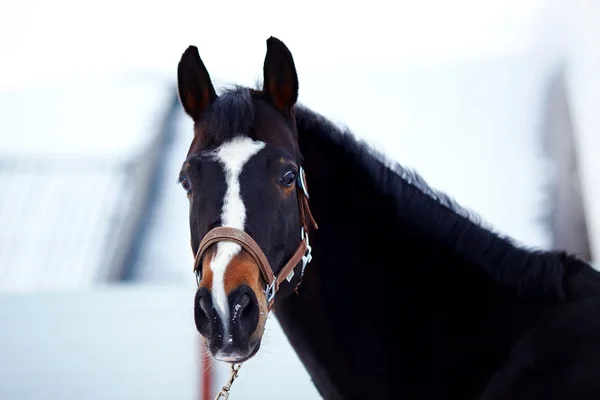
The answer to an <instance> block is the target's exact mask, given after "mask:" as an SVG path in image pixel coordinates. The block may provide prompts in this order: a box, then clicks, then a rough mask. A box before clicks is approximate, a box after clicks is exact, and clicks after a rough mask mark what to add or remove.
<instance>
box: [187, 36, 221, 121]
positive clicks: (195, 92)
mask: <svg viewBox="0 0 600 400" xmlns="http://www.w3.org/2000/svg"><path fill="white" fill-rule="evenodd" d="M177 91H178V94H179V101H180V102H181V105H182V106H183V109H184V110H185V112H186V113H187V114H188V115H189V116H190V117H192V119H193V120H194V122H197V121H198V120H200V119H201V118H202V115H203V114H204V112H205V111H206V109H207V108H208V106H210V105H211V103H212V102H213V101H215V99H216V98H217V93H216V92H215V88H214V87H213V84H212V82H211V80H210V75H209V74H208V71H207V70H206V67H205V66H204V63H203V62H202V59H200V54H198V48H197V47H196V46H189V47H188V48H187V49H186V50H185V51H184V52H183V54H182V55H181V60H179V64H178V65H177Z"/></svg>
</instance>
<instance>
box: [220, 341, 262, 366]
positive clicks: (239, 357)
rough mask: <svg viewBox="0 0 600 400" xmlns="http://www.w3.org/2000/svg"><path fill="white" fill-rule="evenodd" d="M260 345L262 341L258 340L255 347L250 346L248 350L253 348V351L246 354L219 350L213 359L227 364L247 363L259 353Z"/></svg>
mask: <svg viewBox="0 0 600 400" xmlns="http://www.w3.org/2000/svg"><path fill="white" fill-rule="evenodd" d="M260 343H261V341H260V340H258V341H256V342H255V343H254V345H251V346H249V347H248V348H251V349H252V350H250V351H249V352H247V353H246V354H244V353H242V352H240V351H233V352H225V351H223V350H219V351H218V352H217V353H216V354H214V355H213V357H214V358H215V360H217V361H222V362H226V363H228V364H241V363H243V362H245V361H248V360H249V359H251V358H252V357H254V356H255V355H256V353H258V350H259V349H260Z"/></svg>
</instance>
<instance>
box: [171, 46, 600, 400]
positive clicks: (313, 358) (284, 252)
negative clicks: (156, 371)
mask: <svg viewBox="0 0 600 400" xmlns="http://www.w3.org/2000/svg"><path fill="white" fill-rule="evenodd" d="M177 76H178V78H177V79H178V88H177V90H178V95H179V99H180V102H181V105H182V107H183V109H184V110H185V112H186V113H187V114H188V115H189V117H191V118H192V120H193V121H194V136H193V138H192V140H191V145H190V148H189V151H188V154H187V157H186V159H185V161H184V162H183V166H182V169H181V172H180V175H179V182H180V183H181V185H182V186H183V188H184V190H185V192H186V193H187V196H188V199H189V204H190V208H189V223H190V236H191V249H192V251H193V254H194V259H195V261H194V271H195V273H196V277H197V281H198V290H197V292H196V295H195V299H194V319H195V324H196V327H197V329H198V331H199V332H200V334H201V336H202V337H203V340H204V341H205V344H206V346H207V348H208V349H209V351H210V353H211V355H212V356H213V357H214V358H215V359H217V360H221V361H223V362H227V363H232V364H233V363H241V362H243V361H245V360H247V359H249V358H251V357H253V356H254V354H256V352H257V351H259V348H260V344H261V339H262V334H263V331H264V328H265V323H266V318H267V315H268V313H269V311H270V310H271V309H272V310H273V312H274V313H275V316H276V318H277V319H278V321H279V323H280V324H281V326H282V328H283V330H284V332H285V334H286V335H287V338H288V340H289V342H290V344H291V345H292V346H293V348H294V349H295V351H296V353H297V354H298V356H299V358H300V360H301V361H302V363H303V364H304V366H305V367H306V369H307V371H308V372H309V374H310V376H311V378H312V380H313V382H314V384H315V385H316V388H317V390H318V391H319V393H320V394H321V395H322V396H323V397H324V398H326V399H372V398H378V399H391V398H398V399H481V400H500V399H506V400H507V399H512V400H518V399H528V400H529V399H570V400H575V399H592V398H593V399H600V295H599V293H600V292H599V290H598V289H599V288H600V275H599V273H598V272H596V271H595V270H594V269H593V268H592V267H591V266H590V265H589V264H587V263H586V262H584V261H583V260H581V259H579V258H578V257H576V256H575V255H572V254H567V253H566V252H561V251H541V250H535V249H529V248H526V247H524V246H521V245H519V244H518V243H516V242H515V241H514V240H512V239H511V238H509V237H505V236H503V235H501V234H499V233H497V232H494V231H493V230H492V229H491V228H490V227H487V226H486V225H485V224H484V223H483V222H482V221H481V220H480V219H479V218H478V217H477V216H476V215H475V214H473V213H472V212H470V211H467V210H466V209H464V208H462V207H461V206H459V205H458V204H457V203H456V202H454V201H453V200H452V199H451V198H450V197H449V196H447V195H445V194H443V193H440V192H438V191H436V190H434V189H432V188H431V187H429V186H428V185H427V184H426V183H425V181H424V180H423V179H422V178H421V177H420V176H419V175H418V174H417V173H415V172H413V171H410V170H408V169H405V168H403V167H401V166H400V165H398V164H397V163H395V162H392V161H390V160H387V159H386V158H385V157H384V156H383V155H382V154H380V153H378V152H376V151H374V150H373V149H371V148H370V147H369V146H368V145H366V144H365V143H363V142H361V141H360V140H358V139H356V138H355V137H354V136H353V135H352V134H351V133H350V132H349V131H347V130H345V129H340V128H339V127H337V126H336V125H334V124H333V123H332V122H330V121H329V120H327V119H326V118H325V117H324V116H322V115H319V114H318V113H316V112H313V111H311V110H310V109H308V108H306V107H304V106H302V105H301V104H299V103H298V76H297V73H296V67H295V64H294V60H293V57H292V54H291V52H290V51H289V49H288V48H287V46H286V45H285V44H284V43H283V42H281V41H280V40H278V39H277V38H274V37H270V38H269V39H268V40H267V51H266V56H265V60H264V66H263V82H262V87H257V88H246V87H239V86H234V87H232V88H228V89H225V90H223V91H222V93H221V94H219V95H217V93H216V91H215V88H214V86H213V84H212V82H211V78H210V75H209V73H208V71H207V69H206V67H205V65H204V63H203V61H202V60H201V58H200V56H199V54H198V50H197V48H196V47H195V46H189V47H188V48H187V49H186V50H185V52H184V53H183V55H182V57H181V60H180V62H179V64H178V69H177ZM349 84H351V82H350V83H349ZM284 396H285V394H284V393H282V397H284Z"/></svg>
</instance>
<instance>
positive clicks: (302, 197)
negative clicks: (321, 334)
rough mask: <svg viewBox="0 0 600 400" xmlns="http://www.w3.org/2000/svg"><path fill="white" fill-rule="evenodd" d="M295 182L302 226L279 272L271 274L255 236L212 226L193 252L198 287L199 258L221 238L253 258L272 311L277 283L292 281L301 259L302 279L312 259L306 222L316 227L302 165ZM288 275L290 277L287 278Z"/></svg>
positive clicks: (224, 227) (233, 229) (200, 268)
mask: <svg viewBox="0 0 600 400" xmlns="http://www.w3.org/2000/svg"><path fill="white" fill-rule="evenodd" d="M297 184H298V189H301V190H297V193H298V206H299V207H300V222H301V224H302V227H301V229H300V235H301V236H300V245H299V246H298V249H297V250H296V252H295V253H294V254H293V255H292V257H291V258H290V259H289V261H288V262H287V263H286V264H285V265H284V266H283V268H282V269H281V271H279V274H278V275H277V276H275V275H274V274H273V270H272V269H271V266H270V265H269V261H268V260H267V257H266V256H265V254H264V253H263V251H262V249H261V248H260V246H259V245H258V244H257V243H256V241H255V240H254V239H252V237H251V236H250V235H248V234H247V233H246V232H244V231H242V230H240V229H236V228H231V227H227V226H220V227H217V228H213V229H211V230H210V231H208V233H206V235H204V238H202V241H201V242H200V246H199V247H198V253H197V254H196V259H195V260H194V273H195V274H196V281H197V283H198V286H200V272H201V271H202V266H201V265H200V260H201V259H202V255H203V254H204V252H205V251H206V250H207V249H208V248H209V247H210V246H211V245H213V244H215V243H217V242H220V241H230V242H235V243H237V244H239V245H240V246H241V247H242V248H243V249H244V250H246V251H247V252H248V253H249V254H250V255H251V256H252V258H253V259H254V261H255V262H256V264H257V265H258V268H259V269H260V273H261V274H262V276H263V278H264V280H265V282H267V286H266V289H265V293H266V296H267V308H268V309H269V310H271V308H272V307H273V302H274V301H275V293H277V291H278V290H279V285H280V284H281V283H282V282H283V281H284V280H285V279H288V281H291V278H292V276H293V270H294V268H296V266H297V265H298V264H299V263H300V262H302V271H301V273H300V281H299V282H298V285H297V286H296V288H298V286H300V283H301V282H302V276H303V275H304V269H305V268H306V264H308V263H309V262H310V260H311V259H312V256H311V250H312V249H311V247H310V244H309V242H308V228H309V224H310V225H312V226H313V227H314V228H315V229H318V225H317V223H316V221H315V219H314V218H313V216H312V214H311V212H310V208H309V207H308V190H307V189H306V176H305V174H304V169H303V168H302V167H301V168H300V171H299V173H298V178H297ZM288 277H289V278H288Z"/></svg>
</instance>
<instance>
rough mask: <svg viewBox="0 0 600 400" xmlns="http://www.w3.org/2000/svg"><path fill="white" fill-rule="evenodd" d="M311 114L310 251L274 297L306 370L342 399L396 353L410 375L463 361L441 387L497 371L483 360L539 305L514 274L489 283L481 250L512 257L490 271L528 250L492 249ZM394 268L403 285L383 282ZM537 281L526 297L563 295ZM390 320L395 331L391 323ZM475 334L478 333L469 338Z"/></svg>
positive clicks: (304, 132)
mask: <svg viewBox="0 0 600 400" xmlns="http://www.w3.org/2000/svg"><path fill="white" fill-rule="evenodd" d="M302 112H305V111H302ZM303 118H304V120H302V119H303ZM314 118H316V117H314V116H312V115H310V114H303V115H299V116H298V119H299V142H300V149H301V151H302V153H303V155H304V157H305V162H304V168H305V170H306V175H307V183H308V189H309V194H310V206H311V209H312V211H313V214H314V216H315V218H316V219H317V222H318V223H319V230H317V231H315V232H313V234H312V236H311V244H312V246H313V256H314V258H313V261H312V262H311V263H310V264H309V265H308V267H307V272H306V275H305V279H304V283H303V286H302V287H301V292H300V295H299V296H295V295H292V296H291V297H290V298H289V299H286V300H285V301H282V302H281V306H279V307H278V309H277V312H276V313H277V317H278V319H279V321H280V322H281V324H282V327H283V328H284V330H285V331H286V333H287V335H288V338H289V339H290V342H291V344H292V345H293V346H294V347H295V348H296V350H297V351H298V354H299V356H300V358H301V359H302V360H303V362H304V363H305V365H306V366H307V368H308V370H309V372H311V371H313V372H315V373H314V374H312V373H311V375H313V379H314V380H315V383H316V384H317V386H318V387H319V386H320V388H321V389H322V390H324V391H329V392H331V391H334V392H335V391H336V390H337V391H346V392H345V393H347V394H352V393H354V394H356V393H357V392H356V391H359V392H360V391H361V390H364V389H361V388H369V387H370V388H376V386H377V383H378V382H379V377H380V376H381V374H384V373H385V371H384V370H383V366H384V365H386V364H387V361H388V360H389V362H392V360H395V361H396V362H397V361H398V360H402V363H405V367H406V368H405V369H403V373H402V376H403V378H404V379H406V380H407V381H410V380H417V381H418V380H422V379H423V377H424V376H431V374H432V373H433V374H435V371H433V367H432V360H434V359H435V354H439V355H440V360H439V365H438V366H439V368H443V367H444V365H443V364H444V362H446V361H447V362H448V365H447V366H446V367H450V368H452V366H454V365H455V364H453V363H454V362H455V360H456V359H461V360H464V368H463V370H462V371H455V372H456V374H458V375H456V374H455V375H453V373H447V374H445V376H447V379H448V380H449V381H448V383H447V384H448V385H452V384H453V383H451V382H450V381H451V380H453V381H454V382H459V381H462V380H464V381H468V380H472V381H473V382H474V384H470V385H468V386H469V387H473V386H476V385H477V381H478V380H481V381H482V382H483V381H485V380H486V379H487V378H488V377H487V376H486V375H485V371H486V368H489V369H490V370H492V368H493V367H494V366H493V365H491V364H490V360H492V361H491V362H493V361H494V360H497V361H498V362H501V360H502V359H503V357H504V356H505V352H506V351H508V349H509V348H510V347H511V345H512V344H513V338H516V337H517V336H518V334H520V333H521V331H522V330H523V329H525V326H526V324H527V319H528V318H529V317H530V316H531V314H532V313H533V312H537V308H536V307H537V306H535V305H533V304H534V303H535V302H533V303H528V302H527V301H523V300H522V299H521V298H520V297H519V296H518V294H519V293H518V292H519V289H520V288H519V287H511V284H512V282H510V281H507V282H504V284H505V286H504V287H501V285H499V284H498V282H497V281H496V280H494V279H492V278H491V274H493V272H490V271H488V270H486V268H487V269H489V268H492V265H493V264H494V263H493V262H490V260H489V259H488V258H489V257H490V256H489V254H485V250H486V249H488V250H489V246H490V245H492V244H493V245H494V246H496V247H498V246H500V248H501V247H502V246H506V251H507V252H508V253H507V254H510V255H511V257H514V258H515V259H513V260H497V262H496V266H497V267H498V268H502V267H504V265H503V264H510V261H513V262H516V263H522V262H527V261H523V260H521V259H520V258H519V257H521V258H525V259H526V258H527V257H530V256H531V255H530V254H529V253H527V252H525V251H524V250H523V251H522V252H519V251H520V250H517V249H514V248H512V247H511V246H512V245H511V244H510V243H509V242H502V243H500V245H499V244H498V243H497V241H502V240H503V239H501V238H499V237H497V236H495V235H493V234H491V233H490V232H487V231H486V230H485V229H484V228H482V227H480V226H478V225H476V224H474V223H471V222H470V221H467V218H466V216H464V215H461V214H460V213H458V212H456V211H453V210H452V209H451V208H449V207H448V206H447V205H444V204H442V202H440V201H438V200H436V199H434V198H433V197H432V196H427V195H426V194H425V193H423V192H422V191H421V190H420V189H419V188H418V187H417V186H415V185H413V184H411V183H410V182H408V181H406V179H404V178H402V177H400V176H398V175H397V173H396V172H394V171H392V170H391V169H390V168H387V167H385V166H384V165H383V164H382V163H381V162H380V161H377V160H375V159H373V158H368V157H362V156H361V152H362V151H363V150H362V147H361V146H359V145H357V144H356V143H354V144H353V143H352V141H346V139H343V138H342V137H341V136H339V132H337V133H334V134H333V136H332V134H331V133H332V132H334V129H333V128H332V126H328V125H327V124H328V123H327V122H326V121H323V120H321V121H319V122H315V121H314ZM311 124H312V125H311ZM319 124H321V125H319ZM335 135H338V136H335ZM382 182H387V183H386V184H382ZM398 193H402V196H399V195H398ZM459 226H460V227H461V229H460V230H458V227H459ZM454 227H456V228H457V229H454ZM465 227H466V228H465ZM490 235H491V236H490ZM470 241H475V243H473V242H470ZM478 241H479V242H478ZM500 250H501V249H500ZM509 258H510V257H509ZM392 269H396V270H401V271H402V272H401V274H400V276H402V279H401V280H398V281H390V280H389V279H388V275H389V274H390V272H391V270H392ZM497 273H498V272H497V271H496V274H497ZM397 275H398V274H397V273H395V274H394V276H397ZM499 275H500V276H502V274H499ZM515 281H518V279H516V280H515ZM541 282H542V283H540V286H539V287H538V288H536V287H535V285H533V286H534V287H533V288H529V290H530V292H532V293H537V292H539V294H540V295H541V296H545V295H548V296H550V297H552V296H555V297H560V296H561V295H562V294H561V293H558V292H560V291H561V290H562V287H560V288H559V287H558V286H559V285H558V284H554V283H550V284H547V283H546V282H545V281H541ZM515 285H517V284H515ZM507 289H508V290H507ZM513 289H514V290H513ZM547 292H552V293H550V294H548V293H547ZM554 292H557V293H554ZM482 316H485V317H484V318H483V317H482ZM396 322H401V324H400V325H402V330H401V331H400V332H396V331H395V330H392V326H393V325H395V324H396ZM496 324H500V325H497V326H494V325H496ZM490 325H491V326H493V327H494V329H495V330H494V332H495V333H494V334H492V335H490V334H489V332H488V331H487V329H490ZM432 328H433V329H432ZM392 331H393V332H394V333H393V337H394V340H393V341H392V340H390V335H392V333H391V332H392ZM479 332H481V333H480V336H479V337H480V339H477V340H473V339H472V338H473V337H478V333H479ZM484 332H485V334H484ZM448 337H452V338H454V339H448ZM466 338H470V339H468V340H466ZM436 346H439V348H436V349H433V347H436ZM490 349H494V350H490ZM432 351H434V353H433V354H432ZM435 351H437V353H436V352H435ZM493 351H497V354H495V355H491V356H490V352H493ZM466 354H467V355H466ZM478 354H479V355H478ZM481 354H487V356H488V357H487V358H483V357H481V356H480V355H481ZM486 362H487V364H486ZM433 363H434V364H435V361H433ZM388 365H389V364H388ZM400 368H402V365H401V366H400ZM324 376H327V377H326V378H325V377H324ZM431 379H433V378H431ZM440 379H442V378H440ZM443 379H445V378H443ZM342 382H343V384H342ZM429 382H431V380H429ZM436 387H437V388H438V389H439V388H441V387H444V385H443V384H442V385H438V386H436ZM441 390H443V389H441Z"/></svg>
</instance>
